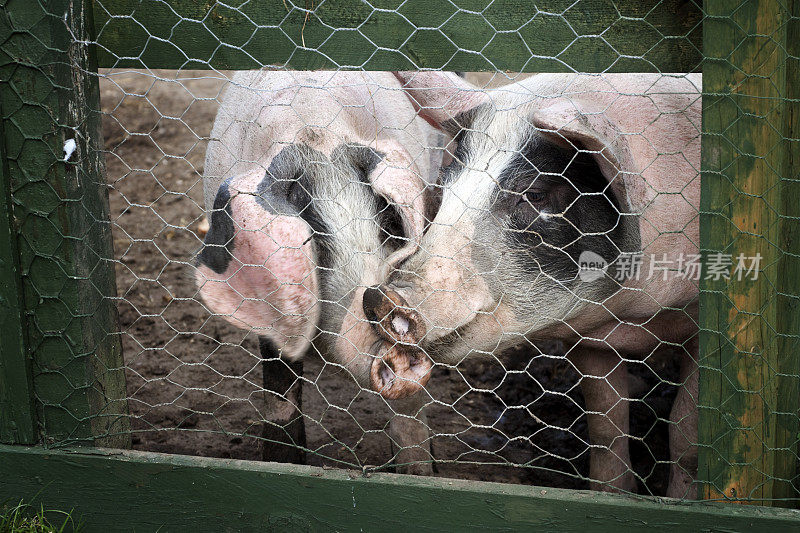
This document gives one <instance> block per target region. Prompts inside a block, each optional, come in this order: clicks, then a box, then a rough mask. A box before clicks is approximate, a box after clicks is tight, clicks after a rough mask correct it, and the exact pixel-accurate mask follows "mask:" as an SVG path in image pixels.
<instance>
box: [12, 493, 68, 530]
mask: <svg viewBox="0 0 800 533" xmlns="http://www.w3.org/2000/svg"><path fill="white" fill-rule="evenodd" d="M80 529H81V528H80V524H78V523H76V522H75V520H74V519H73V518H72V511H69V512H65V511H56V510H45V508H44V506H40V507H39V509H38V510H37V509H35V508H34V507H32V506H31V505H30V504H27V503H24V502H22V501H20V502H19V503H18V504H17V505H15V506H14V507H9V506H7V505H2V504H0V533H64V532H67V531H80Z"/></svg>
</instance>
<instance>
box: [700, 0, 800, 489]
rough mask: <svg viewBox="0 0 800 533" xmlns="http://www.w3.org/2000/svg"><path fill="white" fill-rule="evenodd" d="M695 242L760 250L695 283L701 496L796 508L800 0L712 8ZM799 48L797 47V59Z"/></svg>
mask: <svg viewBox="0 0 800 533" xmlns="http://www.w3.org/2000/svg"><path fill="white" fill-rule="evenodd" d="M704 6H705V10H706V15H707V18H706V19H705V21H704V28H703V33H704V38H703V42H704V43H705V44H704V51H705V55H706V57H707V58H706V62H705V65H704V68H703V86H704V88H703V91H704V99H703V133H704V136H703V163H702V164H703V175H702V176H703V182H702V197H701V230H700V232H701V236H700V241H701V248H702V249H703V252H704V253H705V254H706V257H707V261H708V258H709V256H710V254H711V253H715V252H722V253H725V254H732V255H733V256H734V264H735V263H736V260H735V257H736V256H738V255H739V254H744V255H745V256H756V254H760V256H761V264H760V266H761V269H760V272H759V276H758V278H757V280H751V279H747V278H746V279H743V280H738V279H733V278H732V279H730V280H725V279H720V280H709V279H704V280H702V281H701V290H702V293H701V301H700V327H701V336H700V339H701V342H700V348H701V349H700V353H701V359H700V366H701V374H700V402H699V403H700V421H699V441H700V454H699V467H700V468H699V477H700V480H701V481H702V482H703V483H704V484H703V490H702V495H703V496H704V497H705V498H726V499H732V500H736V501H748V502H752V503H757V504H762V505H763V504H767V505H769V504H772V505H793V503H792V502H790V501H789V500H784V501H783V502H782V501H781V499H782V498H783V499H790V498H795V500H794V502H796V498H797V497H798V493H797V483H798V477H797V476H798V472H797V443H798V440H799V439H798V430H799V428H798V409H799V408H800V397H799V396H798V382H800V343H798V339H799V338H800V337H799V336H800V312H799V310H800V307H798V304H799V303H800V288H799V287H798V279H800V219H798V218H797V217H798V214H800V184H799V183H798V172H800V167H799V166H798V162H799V161H800V157H798V153H799V152H798V141H797V138H798V134H800V127H798V124H799V122H798V121H799V120H800V103H799V102H798V100H797V98H798V87H797V85H798V82H800V80H799V79H798V72H799V71H798V65H797V55H798V49H799V45H798V26H797V25H798V21H797V19H796V18H795V19H794V20H792V19H791V16H792V15H793V14H794V16H795V17H797V14H798V8H800V1H798V0H787V1H785V2H779V1H775V0H750V1H747V2H745V3H744V4H742V5H740V6H738V5H737V7H736V8H734V7H733V6H732V4H730V3H729V2H723V1H716V0H707V1H706V2H705V3H704ZM792 56H794V57H793V58H792Z"/></svg>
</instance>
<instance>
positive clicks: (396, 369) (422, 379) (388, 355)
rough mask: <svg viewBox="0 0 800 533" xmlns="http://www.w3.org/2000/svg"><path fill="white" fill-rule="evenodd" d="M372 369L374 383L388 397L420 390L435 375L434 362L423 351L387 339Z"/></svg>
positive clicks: (394, 397) (403, 396) (400, 396)
mask: <svg viewBox="0 0 800 533" xmlns="http://www.w3.org/2000/svg"><path fill="white" fill-rule="evenodd" d="M381 344H382V346H381V348H379V351H378V354H377V355H376V357H375V360H374V361H373V362H372V368H371V369H370V376H369V377H370V385H371V386H372V390H374V391H376V392H379V393H380V394H381V396H383V397H384V398H386V399H388V400H396V399H398V398H407V397H408V396H411V395H413V394H415V393H417V392H419V391H420V390H421V389H422V388H423V387H424V386H425V384H426V383H428V380H429V379H430V377H431V370H432V369H433V362H432V361H431V360H430V358H428V356H427V355H425V354H424V353H423V352H422V351H420V350H418V349H414V348H409V347H406V346H402V345H400V344H394V345H390V344H389V343H387V342H385V341H383V342H381Z"/></svg>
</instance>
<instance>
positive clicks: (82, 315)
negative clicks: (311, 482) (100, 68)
mask: <svg viewBox="0 0 800 533" xmlns="http://www.w3.org/2000/svg"><path fill="white" fill-rule="evenodd" d="M0 13H2V14H1V15H0V20H2V24H3V27H4V28H5V30H4V32H7V33H6V34H7V35H9V37H8V38H7V39H4V40H3V41H2V42H0V80H2V83H0V103H2V112H3V115H2V121H3V128H4V142H5V151H6V157H5V161H6V164H7V167H6V168H7V169H8V178H9V181H10V187H11V197H12V206H13V217H14V220H15V221H16V227H15V230H16V232H17V239H18V240H17V246H18V254H19V273H20V275H21V277H22V294H23V308H24V318H25V324H26V331H25V336H26V338H27V340H28V343H29V352H30V355H31V357H32V374H33V388H34V390H33V393H34V396H35V405H36V408H37V420H38V422H39V425H40V430H41V432H42V433H43V436H44V437H45V443H47V444H61V443H87V444H89V443H103V444H108V445H119V446H125V445H126V444H127V443H128V442H129V438H130V437H129V431H128V428H129V426H128V419H127V403H126V401H125V397H126V396H125V385H124V373H123V362H122V355H121V348H120V342H119V338H118V337H117V335H116V334H115V332H116V331H118V328H117V322H116V307H115V305H114V302H113V300H112V299H110V298H112V297H115V296H116V289H115V281H114V268H113V264H112V262H111V260H112V259H113V257H114V256H113V250H112V244H111V243H112V241H111V231H110V223H109V220H108V191H107V188H106V184H105V183H104V173H103V159H102V153H101V152H100V148H101V145H100V144H99V143H100V142H101V140H102V137H101V136H100V130H99V124H100V121H99V119H100V117H99V111H98V110H99V109H100V107H99V88H98V82H97V77H96V76H93V75H91V72H92V71H93V69H95V68H96V63H95V62H94V59H93V57H92V56H90V55H89V52H90V50H89V47H87V46H86V45H84V44H81V43H80V41H81V40H84V41H85V40H88V38H89V34H88V31H89V29H91V28H92V27H93V23H92V20H91V15H92V11H91V10H87V11H84V10H83V3H82V2H81V1H79V0H54V1H49V2H45V3H41V2H27V1H22V0H12V1H7V2H5V5H4V7H3V9H2V11H0ZM68 139H74V140H75V141H76V142H77V150H76V151H75V153H74V154H73V155H72V157H71V158H70V160H69V161H68V162H64V161H63V157H64V154H63V146H64V142H65V141H66V140H68ZM25 401H27V399H26V398H19V402H25Z"/></svg>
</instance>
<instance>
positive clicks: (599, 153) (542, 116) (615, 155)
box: [532, 100, 636, 202]
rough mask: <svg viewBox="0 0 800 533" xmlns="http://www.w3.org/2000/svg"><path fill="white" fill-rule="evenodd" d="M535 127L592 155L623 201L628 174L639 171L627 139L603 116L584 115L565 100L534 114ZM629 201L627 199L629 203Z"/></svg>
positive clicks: (550, 136) (556, 141)
mask: <svg viewBox="0 0 800 533" xmlns="http://www.w3.org/2000/svg"><path fill="white" fill-rule="evenodd" d="M532 118H533V126H534V127H535V128H536V129H537V130H538V131H539V132H541V133H543V134H544V135H545V136H547V137H548V138H549V139H550V140H551V141H553V142H555V143H556V144H559V145H561V146H567V147H571V148H574V149H577V150H583V151H586V152H589V153H590V155H591V156H592V158H593V159H594V160H595V162H596V163H597V165H598V166H599V167H600V171H601V172H602V173H603V176H605V178H606V179H607V180H608V181H609V182H610V183H611V184H612V188H613V189H614V190H615V192H616V193H617V194H618V197H619V198H626V195H625V194H624V186H625V184H624V180H625V176H626V174H629V173H633V172H636V170H635V169H634V168H633V157H632V156H631V153H630V149H629V147H628V145H627V143H626V141H625V136H624V135H621V133H620V131H619V130H618V129H617V128H616V127H615V126H614V125H613V124H612V123H611V122H610V121H609V120H608V119H607V118H606V117H605V115H603V114H602V113H593V114H583V113H581V112H580V111H579V109H578V107H577V106H576V105H575V104H574V103H573V102H571V101H569V100H562V101H559V102H557V103H554V104H552V105H550V106H547V107H545V108H542V109H540V110H538V111H536V112H535V113H534V114H533V117H532ZM626 202H627V200H626Z"/></svg>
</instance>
